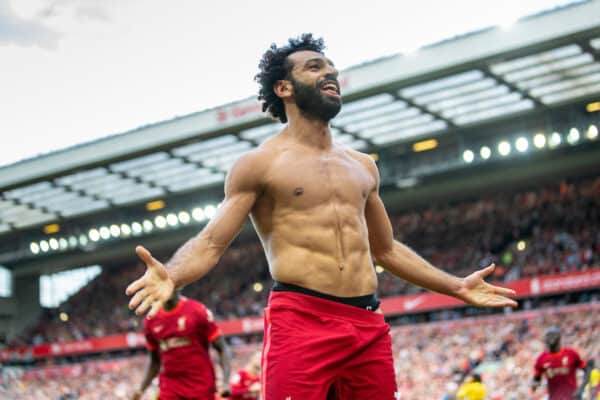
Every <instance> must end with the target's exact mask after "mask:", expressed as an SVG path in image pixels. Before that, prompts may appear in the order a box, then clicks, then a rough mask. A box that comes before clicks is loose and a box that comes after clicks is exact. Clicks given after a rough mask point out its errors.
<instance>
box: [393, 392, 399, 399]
mask: <svg viewBox="0 0 600 400" xmlns="http://www.w3.org/2000/svg"><path fill="white" fill-rule="evenodd" d="M394 400H400V392H394Z"/></svg>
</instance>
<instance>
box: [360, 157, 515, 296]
mask: <svg viewBox="0 0 600 400" xmlns="http://www.w3.org/2000/svg"><path fill="white" fill-rule="evenodd" d="M369 161H370V160H369ZM367 166H368V168H369V170H370V171H371V173H372V175H373V177H374V178H375V179H376V185H375V187H374V189H373V191H372V192H371V194H370V195H369V197H368V199H367V204H366V208H365V217H366V221H367V227H368V230H369V244H370V248H371V255H372V256H373V258H374V259H375V261H376V262H377V263H378V264H381V265H382V266H383V267H384V268H385V269H387V270H388V271H389V272H391V273H393V274H394V275H396V276H398V277H400V278H402V279H404V280H406V281H408V282H410V283H412V284H414V285H417V286H420V287H422V288H425V289H428V290H432V291H435V292H438V293H442V294H446V295H449V296H453V297H456V298H459V299H461V300H462V301H464V302H465V303H468V304H472V305H475V306H486V307H505V306H510V307H516V306H517V302H515V301H514V300H512V299H510V298H508V297H506V296H510V295H514V294H515V292H514V290H512V289H507V288H502V287H499V286H494V285H490V284H489V283H486V282H485V281H484V278H486V277H487V276H489V275H490V274H491V273H492V272H493V271H494V265H493V264H492V265H490V266H489V267H487V268H484V269H482V270H479V271H476V272H473V273H472V274H471V275H469V276H467V277H465V278H459V277H457V276H454V275H450V274H448V273H446V272H444V271H442V270H440V269H438V268H436V267H434V266H433V265H431V264H430V263H428V262H427V261H425V260H424V259H423V258H421V257H420V256H419V255H418V254H417V253H415V252H414V251H413V250H411V249H410V248H409V247H407V246H405V245H404V244H402V243H400V242H398V241H396V240H394V235H393V231H392V225H391V223H390V220H389V217H388V215H387V212H386V210H385V207H384V205H383V202H382V201H381V198H380V197H379V193H378V192H379V173H378V171H377V166H376V165H375V163H374V162H372V161H370V162H368V163H367Z"/></svg>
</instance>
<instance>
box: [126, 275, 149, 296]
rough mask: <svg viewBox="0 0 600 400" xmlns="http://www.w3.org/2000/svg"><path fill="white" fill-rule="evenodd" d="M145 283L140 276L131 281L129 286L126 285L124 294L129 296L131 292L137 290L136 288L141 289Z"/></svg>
mask: <svg viewBox="0 0 600 400" xmlns="http://www.w3.org/2000/svg"><path fill="white" fill-rule="evenodd" d="M144 285H145V282H144V278H143V277H142V278H140V279H138V280H136V281H133V282H131V283H130V284H129V286H127V289H125V294H126V295H127V296H131V295H132V294H134V293H135V292H137V291H138V290H140V289H142V288H143V287H144Z"/></svg>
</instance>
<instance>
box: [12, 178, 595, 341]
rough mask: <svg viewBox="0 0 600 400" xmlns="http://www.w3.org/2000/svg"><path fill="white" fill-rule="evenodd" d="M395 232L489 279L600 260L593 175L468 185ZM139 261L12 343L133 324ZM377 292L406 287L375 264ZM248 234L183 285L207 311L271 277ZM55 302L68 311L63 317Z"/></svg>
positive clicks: (243, 297) (454, 266)
mask: <svg viewBox="0 0 600 400" xmlns="http://www.w3.org/2000/svg"><path fill="white" fill-rule="evenodd" d="M391 220H392V224H393V226H394V232H395V234H396V237H397V239H399V240H400V241H402V242H404V243H406V244H408V245H409V246H411V247H412V248H414V249H415V250H416V251H417V252H418V253H420V254H421V255H423V256H424V257H425V258H426V259H428V260H429V261H431V262H432V263H433V264H434V265H436V266H438V267H440V268H442V269H444V270H446V271H449V272H452V273H454V274H457V275H466V274H468V273H470V272H472V271H473V270H474V269H476V268H478V267H482V266H485V265H488V264H489V263H490V262H492V261H493V262H495V263H496V264H497V270H496V273H495V276H494V279H496V280H501V281H510V280H514V279H518V278H522V277H530V276H537V275H542V274H554V273H562V272H568V271H574V270H583V269H587V268H590V267H593V266H598V265H600V178H593V179H586V180H582V181H579V182H576V183H565V182H562V183H560V184H558V183H557V184H554V185H549V186H544V187H537V188H534V189H529V190H520V191H517V192H514V191H513V192H508V191H507V192H505V193H502V192H496V193H493V194H490V195H485V194H484V195H478V199H477V200H462V201H457V202H454V203H451V204H431V205H429V206H427V207H424V208H421V209H418V210H415V211H410V212H404V213H399V214H395V215H393V216H392V217H391ZM143 269H144V267H143V266H142V265H132V266H127V267H121V268H118V269H106V270H104V271H103V273H102V274H100V275H99V276H98V277H97V278H96V279H95V280H93V281H92V282H91V283H89V284H88V285H87V286H85V287H84V288H82V289H81V290H80V291H79V292H78V293H76V294H75V295H73V296H72V297H71V298H70V299H69V300H68V301H66V302H65V303H64V304H62V305H61V306H60V309H59V310H47V311H46V314H45V315H44V316H43V317H42V319H41V320H40V323H39V324H38V325H37V326H35V327H34V328H32V329H31V330H30V332H29V333H28V334H26V335H24V337H23V339H24V340H21V341H19V342H15V343H13V344H39V343H42V342H47V341H68V340H76V339H81V338H85V337H91V336H102V335H106V334H111V333H120V332H127V331H131V330H137V329H139V320H138V318H136V317H135V316H134V315H133V314H132V313H131V312H130V311H129V310H128V308H127V303H128V299H127V297H126V296H125V295H124V291H125V287H126V285H127V284H128V282H131V281H132V280H134V279H135V278H136V277H138V276H140V275H141V274H142V273H143ZM378 278H379V289H378V294H379V296H380V297H386V296H392V295H400V294H407V293H415V292H418V291H421V290H422V289H420V288H417V287H414V286H412V285H410V284H408V283H406V282H404V281H402V280H400V279H399V278H396V277H395V276H393V275H391V274H389V273H386V272H383V273H380V274H378ZM271 284H272V283H271V281H270V278H269V273H268V267H267V262H266V259H265V256H264V254H263V250H262V247H261V245H260V243H259V242H258V240H245V241H243V242H239V243H235V244H234V245H233V246H232V247H231V248H230V249H229V250H227V252H226V253H225V255H224V256H223V257H222V259H221V260H220V262H219V265H218V266H217V267H216V268H215V269H214V270H213V271H211V272H210V273H209V274H208V275H207V276H206V277H204V278H203V279H202V280H200V281H198V282H195V283H193V284H190V285H189V286H188V287H186V288H185V289H184V295H186V296H188V297H192V298H195V299H198V300H200V301H202V302H204V303H205V304H206V305H207V306H208V307H209V308H211V309H212V310H213V312H214V313H215V315H216V317H217V319H229V318H239V317H244V316H249V315H260V314H261V312H262V308H263V307H264V306H265V304H266V302H267V295H268V291H269V287H270V285H271ZM59 312H65V313H67V314H68V315H69V320H68V322H67V323H64V322H63V321H61V320H60V319H59V318H58V314H59Z"/></svg>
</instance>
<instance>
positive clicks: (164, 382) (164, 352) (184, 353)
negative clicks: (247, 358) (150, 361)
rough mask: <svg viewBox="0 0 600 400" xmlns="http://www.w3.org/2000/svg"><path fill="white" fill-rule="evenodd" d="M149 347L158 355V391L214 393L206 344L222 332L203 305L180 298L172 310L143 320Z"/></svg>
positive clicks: (211, 368)
mask: <svg viewBox="0 0 600 400" xmlns="http://www.w3.org/2000/svg"><path fill="white" fill-rule="evenodd" d="M144 333H145V335H146V342H147V347H148V349H149V350H156V351H158V352H159V354H160V363H161V370H160V376H159V387H160V391H161V393H163V392H164V393H170V394H171V393H172V394H176V395H178V396H182V397H194V396H196V397H197V396H198V395H204V394H205V393H214V392H215V372H214V369H213V364H212V361H211V359H210V356H209V352H208V346H209V344H210V342H212V341H213V340H215V339H216V338H217V337H219V335H221V331H220V330H219V328H218V327H217V325H216V324H215V323H214V321H213V317H212V314H211V312H210V311H208V309H207V308H206V307H205V306H204V304H202V303H200V302H197V301H194V300H190V299H188V298H185V297H180V299H179V303H177V306H175V308H174V309H173V310H170V311H165V310H164V309H161V310H160V311H159V312H158V314H157V315H156V316H154V318H152V319H147V318H145V319H144Z"/></svg>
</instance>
